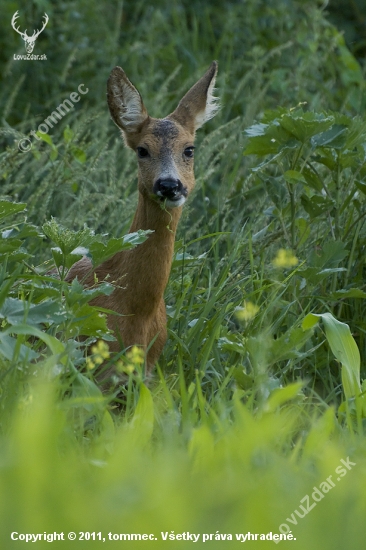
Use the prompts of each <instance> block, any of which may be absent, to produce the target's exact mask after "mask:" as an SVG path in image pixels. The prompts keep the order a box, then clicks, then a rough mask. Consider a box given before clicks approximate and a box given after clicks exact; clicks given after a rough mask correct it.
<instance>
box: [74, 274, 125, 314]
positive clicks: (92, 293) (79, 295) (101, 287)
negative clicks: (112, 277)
mask: <svg viewBox="0 0 366 550" xmlns="http://www.w3.org/2000/svg"><path fill="white" fill-rule="evenodd" d="M114 289H115V287H114V286H113V285H112V284H110V283H105V282H104V283H100V284H98V286H97V287H95V288H91V289H89V288H84V287H83V285H82V284H81V283H80V282H79V281H78V279H74V280H73V281H72V283H71V284H70V286H69V287H68V288H67V289H65V298H66V303H67V305H68V306H69V307H72V306H74V305H75V304H77V305H78V306H81V305H83V304H86V303H88V302H90V300H92V299H93V298H96V297H97V296H100V295H102V294H104V295H105V296H110V295H111V294H112V292H113V291H114Z"/></svg>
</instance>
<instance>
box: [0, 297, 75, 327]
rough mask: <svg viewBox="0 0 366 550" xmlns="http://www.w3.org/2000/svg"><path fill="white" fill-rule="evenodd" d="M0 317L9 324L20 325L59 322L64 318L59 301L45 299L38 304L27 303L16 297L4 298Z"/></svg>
mask: <svg viewBox="0 0 366 550" xmlns="http://www.w3.org/2000/svg"><path fill="white" fill-rule="evenodd" d="M0 317H1V318H3V319H6V320H7V322H8V323H9V324H11V325H20V324H23V323H24V322H27V323H29V324H31V325H41V324H42V323H48V324H53V323H57V324H59V323H61V322H62V321H64V320H65V319H66V314H65V312H64V311H63V310H62V306H61V305H60V303H59V302H56V301H53V300H45V301H44V302H41V303H40V304H29V303H28V302H25V301H23V300H18V299H17V298H6V299H5V301H4V303H3V305H2V306H1V308H0Z"/></svg>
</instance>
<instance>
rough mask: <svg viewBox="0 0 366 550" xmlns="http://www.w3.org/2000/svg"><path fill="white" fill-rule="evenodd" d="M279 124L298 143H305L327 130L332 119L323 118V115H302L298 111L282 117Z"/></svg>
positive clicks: (309, 113) (310, 113)
mask: <svg viewBox="0 0 366 550" xmlns="http://www.w3.org/2000/svg"><path fill="white" fill-rule="evenodd" d="M279 123H280V125H281V127H282V128H284V129H285V130H286V131H287V132H288V133H289V134H291V135H293V136H294V137H295V138H296V139H297V140H298V141H300V142H301V143H305V142H306V141H308V140H310V138H311V137H313V136H315V135H317V134H319V133H321V132H324V131H325V130H328V129H329V128H330V127H331V126H332V125H333V124H334V117H332V116H325V115H324V114H323V113H312V112H308V113H302V112H301V110H300V111H299V112H294V113H288V114H286V115H283V116H282V117H281V118H280V119H279Z"/></svg>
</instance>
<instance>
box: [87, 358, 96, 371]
mask: <svg viewBox="0 0 366 550" xmlns="http://www.w3.org/2000/svg"><path fill="white" fill-rule="evenodd" d="M94 367H95V364H94V362H93V359H91V357H87V358H86V368H87V369H89V370H93V369H94Z"/></svg>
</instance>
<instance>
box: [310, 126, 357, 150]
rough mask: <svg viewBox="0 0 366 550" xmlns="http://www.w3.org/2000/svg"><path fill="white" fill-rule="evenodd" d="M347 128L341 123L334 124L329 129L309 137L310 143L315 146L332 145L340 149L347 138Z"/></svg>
mask: <svg viewBox="0 0 366 550" xmlns="http://www.w3.org/2000/svg"><path fill="white" fill-rule="evenodd" d="M347 132H348V128H347V127H346V126H343V125H341V124H334V126H332V127H331V128H329V130H326V131H325V132H321V133H320V134H317V135H315V136H313V137H312V138H311V144H312V146H313V147H314V148H315V147H332V148H333V149H342V148H343V147H344V146H345V143H346V139H347Z"/></svg>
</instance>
